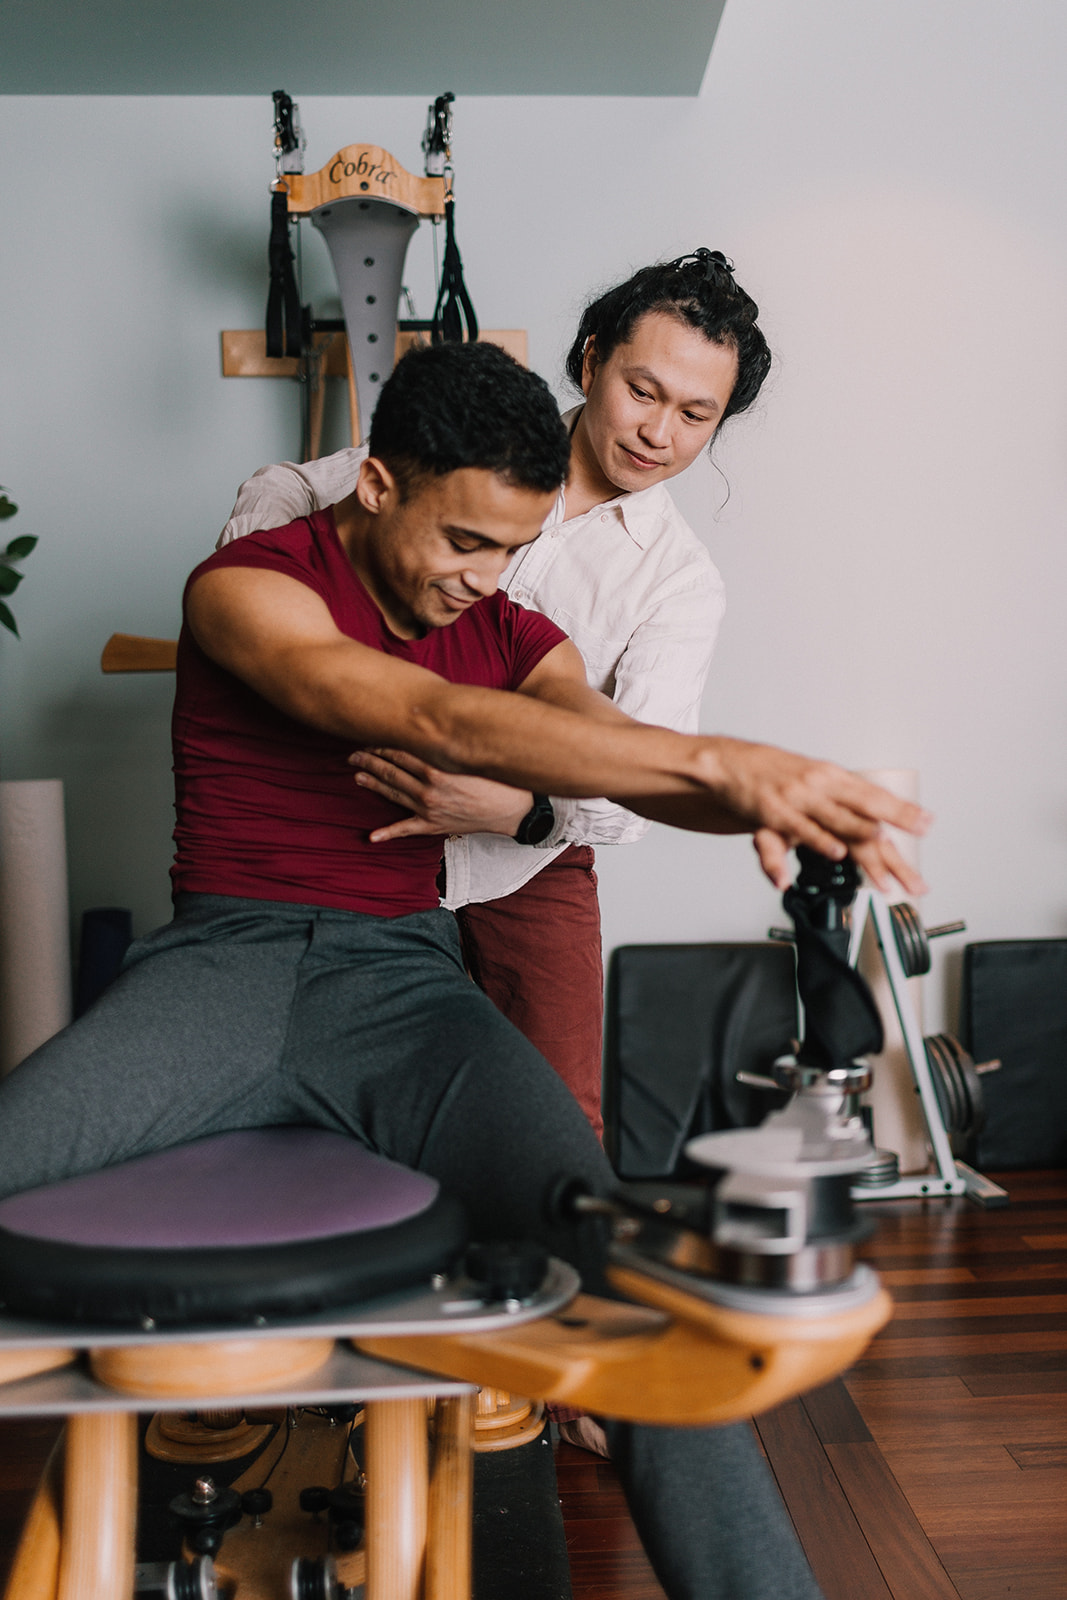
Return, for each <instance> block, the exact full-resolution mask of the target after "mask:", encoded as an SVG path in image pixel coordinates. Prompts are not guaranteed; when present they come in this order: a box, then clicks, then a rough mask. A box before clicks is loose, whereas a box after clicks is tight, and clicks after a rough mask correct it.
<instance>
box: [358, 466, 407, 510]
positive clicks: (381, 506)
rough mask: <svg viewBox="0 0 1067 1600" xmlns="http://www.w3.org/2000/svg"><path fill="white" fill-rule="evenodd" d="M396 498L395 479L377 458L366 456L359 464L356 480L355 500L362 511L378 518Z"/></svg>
mask: <svg viewBox="0 0 1067 1600" xmlns="http://www.w3.org/2000/svg"><path fill="white" fill-rule="evenodd" d="M398 498H399V496H398V493H397V482H396V479H395V478H394V477H393V474H392V473H391V472H390V471H389V468H388V467H387V466H386V465H385V462H384V461H379V460H378V458H377V456H368V457H367V459H366V461H364V462H362V463H361V465H360V469H359V477H358V478H357V479H356V499H357V500H358V501H359V503H360V505H361V506H362V507H363V509H364V511H369V512H370V514H371V516H372V517H376V516H379V515H380V514H381V512H382V511H384V510H385V509H386V508H387V505H388V503H389V502H390V501H392V502H393V503H394V504H395V502H396V500H397V499H398Z"/></svg>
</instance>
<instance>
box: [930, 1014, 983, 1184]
mask: <svg viewBox="0 0 1067 1600" xmlns="http://www.w3.org/2000/svg"><path fill="white" fill-rule="evenodd" d="M923 1043H924V1045H925V1046H926V1060H927V1063H928V1065H929V1067H930V1076H931V1077H932V1078H933V1082H934V1093H935V1094H936V1096H937V1104H938V1108H939V1110H940V1112H941V1120H942V1122H943V1123H944V1124H945V1132H946V1133H947V1134H948V1136H949V1143H950V1145H951V1146H952V1153H953V1155H959V1154H962V1153H963V1151H964V1150H965V1149H966V1147H967V1146H968V1145H969V1144H970V1143H971V1142H972V1141H973V1140H974V1139H975V1138H976V1137H977V1135H978V1133H979V1132H980V1131H981V1128H982V1125H983V1123H984V1122H985V1107H984V1104H983V1100H982V1080H981V1078H980V1077H979V1075H978V1071H977V1070H976V1068H975V1064H974V1062H973V1060H972V1059H971V1057H970V1056H969V1055H968V1053H967V1051H966V1050H965V1049H964V1048H963V1046H962V1045H961V1044H960V1042H959V1040H958V1039H956V1038H955V1037H954V1036H953V1035H952V1034H951V1033H931V1034H929V1035H928V1036H927V1037H926V1038H925V1039H924V1040H923ZM990 1065H992V1064H991V1063H990Z"/></svg>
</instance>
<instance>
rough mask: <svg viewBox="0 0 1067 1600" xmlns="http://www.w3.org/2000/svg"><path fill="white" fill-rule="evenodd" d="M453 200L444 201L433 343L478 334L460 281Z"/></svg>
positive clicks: (470, 338)
mask: <svg viewBox="0 0 1067 1600" xmlns="http://www.w3.org/2000/svg"><path fill="white" fill-rule="evenodd" d="M455 213H456V202H455V201H454V200H453V199H452V197H451V196H449V197H448V199H447V200H446V201H445V254H444V261H443V262H442V266H441V287H440V290H439V292H438V295H437V304H436V305H435V306H434V311H433V320H434V330H433V342H434V344H461V343H462V342H463V339H464V325H465V326H466V338H467V339H469V340H470V341H471V342H472V343H473V342H474V340H475V339H477V337H478V318H477V317H476V316H475V314H474V307H473V305H472V304H471V298H470V295H469V294H468V293H467V286H466V284H465V283H464V281H463V262H462V259H461V258H460V253H459V246H458V245H457V244H456V216H455Z"/></svg>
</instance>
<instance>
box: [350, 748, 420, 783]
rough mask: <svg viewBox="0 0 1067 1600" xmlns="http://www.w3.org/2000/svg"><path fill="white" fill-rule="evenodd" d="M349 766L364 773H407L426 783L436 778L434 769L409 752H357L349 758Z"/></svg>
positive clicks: (383, 750)
mask: <svg viewBox="0 0 1067 1600" xmlns="http://www.w3.org/2000/svg"><path fill="white" fill-rule="evenodd" d="M348 761H349V765H350V766H353V767H359V768H360V770H361V771H363V772H377V773H378V774H379V775H381V774H382V773H383V772H386V773H392V774H394V776H395V775H397V774H399V773H402V772H403V773H407V774H409V775H410V776H411V777H413V778H416V779H418V781H419V782H420V783H426V782H427V781H428V780H429V779H430V778H432V777H433V776H434V768H433V767H431V766H429V765H428V764H427V763H426V762H425V761H421V760H420V759H419V757H418V756H413V755H411V754H410V753H409V752H408V751H407V750H389V749H386V748H384V747H379V748H376V749H372V750H355V751H353V753H352V755H350V756H349V758H348Z"/></svg>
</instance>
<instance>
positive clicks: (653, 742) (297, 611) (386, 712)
mask: <svg viewBox="0 0 1067 1600" xmlns="http://www.w3.org/2000/svg"><path fill="white" fill-rule="evenodd" d="M188 621H189V626H190V628H191V629H192V632H193V635H194V637H195V638H196V640H197V642H198V643H199V644H200V646H201V648H202V649H203V650H204V651H205V652H206V653H207V654H208V655H209V656H211V657H212V659H213V660H215V661H217V662H218V663H219V664H220V665H221V666H223V667H225V668H227V669H228V670H229V671H231V672H233V673H235V674H236V676H238V677H240V678H242V679H243V680H244V681H245V682H246V683H248V684H249V685H250V686H251V687H252V688H253V689H255V690H256V691H257V692H258V693H259V694H262V695H263V696H264V698H266V699H268V700H270V701H271V702H272V703H273V704H274V705H277V706H278V707H279V708H280V709H281V710H283V711H285V712H287V713H288V714H289V715H290V716H293V717H296V718H298V719H299V720H300V721H303V722H307V723H309V724H310V725H311V726H313V727H317V728H321V729H323V730H324V731H326V732H329V733H335V734H337V735H339V736H341V737H344V738H350V739H351V740H352V742H353V744H363V745H374V746H388V747H395V748H399V749H403V750H409V751H411V752H413V753H414V754H415V755H417V756H419V757H421V758H422V759H423V760H425V761H427V762H429V763H431V764H432V765H434V766H436V767H440V768H442V769H443V770H445V771H454V772H471V773H481V774H483V775H484V776H486V777H490V778H496V779H497V780H499V781H500V782H503V783H509V784H514V785H517V786H519V787H521V788H528V789H532V790H536V791H538V792H540V793H553V794H563V795H574V796H578V797H585V796H595V795H608V796H609V797H610V798H612V799H618V800H620V801H621V802H622V803H623V804H625V805H627V806H629V808H630V809H631V810H633V811H637V812H639V813H640V814H642V815H644V816H650V817H653V818H655V819H658V820H660V821H664V822H668V823H671V824H672V825H674V826H677V827H682V828H688V829H691V830H694V831H698V832H705V833H744V832H751V833H753V834H756V835H757V848H758V849H759V850H760V856H761V860H762V861H763V864H764V868H765V870H768V869H770V870H771V875H772V876H773V877H774V881H775V882H784V877H783V874H784V868H785V851H786V850H787V849H788V848H789V847H790V846H792V845H795V844H808V845H810V846H812V848H814V849H816V850H821V851H822V852H823V853H824V854H827V855H830V856H833V857H840V856H842V855H844V854H845V853H847V852H851V853H852V854H853V855H854V856H855V858H856V859H857V861H859V863H860V865H862V866H864V867H865V868H866V869H867V871H868V872H869V873H870V874H871V876H872V877H873V878H874V880H875V882H876V883H879V884H883V885H884V883H885V881H886V875H887V874H889V873H891V874H892V875H894V876H896V877H897V878H898V879H899V881H901V882H902V883H903V884H904V887H905V888H907V889H908V890H909V892H918V891H919V889H920V887H921V885H920V881H919V880H918V878H917V877H915V875H914V874H912V873H910V872H909V870H908V869H907V868H906V867H905V866H904V865H903V863H902V862H900V860H899V857H898V856H897V855H896V852H895V851H893V850H892V847H891V846H890V845H889V844H888V841H886V840H885V839H884V836H883V835H882V833H881V825H882V824H883V823H891V824H893V825H895V826H896V827H900V828H903V829H905V830H907V831H910V832H921V831H923V829H924V827H925V825H926V822H927V820H928V819H927V818H926V817H925V814H924V813H923V812H921V811H920V810H919V808H918V807H917V806H913V805H910V804H909V803H908V802H906V801H902V800H898V799H897V798H896V797H895V796H893V795H890V794H888V793H887V792H886V791H885V790H883V789H879V788H877V787H876V786H875V785H873V784H869V783H866V782H864V780H862V779H860V778H857V777H856V776H855V775H854V774H852V773H849V772H846V771H844V770H843V769H842V768H840V767H835V766H832V765H831V764H829V763H826V762H817V761H811V760H809V759H808V758H807V757H804V756H797V755H793V754H791V753H789V752H787V751H782V750H776V749H774V748H772V747H771V746H767V745H755V744H747V743H745V742H744V741H741V740H735V739H723V738H717V737H702V736H690V735H684V734H676V733H673V732H671V731H670V730H668V729H664V728H655V727H648V726H644V725H642V724H639V723H635V722H632V721H631V720H630V719H629V718H627V717H625V716H623V714H622V713H621V712H619V711H618V710H617V709H615V708H613V707H611V706H610V704H608V703H607V702H606V701H604V700H603V697H601V696H596V695H595V694H594V691H591V690H589V689H587V688H586V686H585V684H584V682H577V681H574V674H575V672H578V673H580V661H579V662H578V667H577V668H575V666H574V662H573V661H572V660H571V659H570V654H571V653H573V654H574V657H575V659H577V656H576V652H573V646H571V645H569V644H564V645H560V646H558V647H557V651H553V652H551V654H550V656H548V657H546V658H545V661H544V663H542V664H541V666H540V667H539V668H538V669H535V671H534V673H532V674H531V675H530V678H529V679H528V680H527V682H526V683H525V684H524V685H523V692H522V693H519V694H507V693H504V692H502V691H500V690H495V689H482V688H476V687H473V686H470V685H466V684H452V683H447V682H446V681H445V680H444V679H442V678H439V677H437V676H436V675H435V674H434V673H432V672H427V671H426V670H424V669H423V668H421V667H416V666H413V665H412V664H411V663H409V662H406V661H400V660H397V659H396V658H395V657H391V656H386V655H384V654H382V653H381V652H379V651H376V650H372V649H370V648H369V647H367V646H365V645H361V644H358V643H356V642H355V641H354V640H351V639H349V638H347V637H346V636H345V635H344V634H342V633H340V632H339V630H338V629H337V627H336V626H335V624H334V622H333V619H332V618H331V616H330V614H329V611H328V609H327V607H326V606H325V604H324V603H323V602H322V600H320V599H319V597H318V596H317V595H315V594H314V593H313V592H312V591H311V590H310V589H308V588H306V587H305V586H304V585H303V584H301V583H298V582H296V581H295V580H293V579H291V578H287V577H284V576H283V575H281V574H280V573H276V572H271V571H264V570H261V569H257V568H251V567H234V568H221V569H216V570H215V571H212V572H208V573H205V574H204V575H203V576H202V577H201V578H199V579H198V580H197V582H196V583H195V584H194V585H193V588H192V589H191V591H190V595H189V601H188ZM553 657H558V660H557V662H555V663H553V661H552V658H553ZM568 662H569V663H570V664H569V666H568V664H567V663H568ZM587 697H588V698H587ZM761 840H762V843H761Z"/></svg>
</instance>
